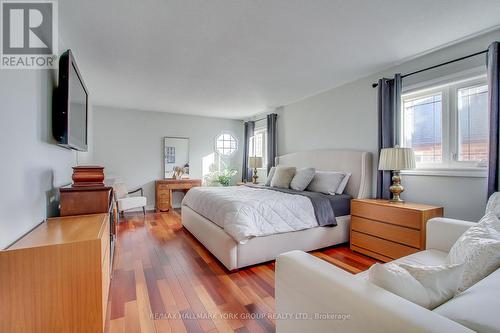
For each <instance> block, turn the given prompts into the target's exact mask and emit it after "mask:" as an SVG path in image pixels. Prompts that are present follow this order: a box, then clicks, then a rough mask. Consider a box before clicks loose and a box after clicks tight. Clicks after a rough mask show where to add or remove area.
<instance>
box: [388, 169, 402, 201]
mask: <svg viewBox="0 0 500 333" xmlns="http://www.w3.org/2000/svg"><path fill="white" fill-rule="evenodd" d="M404 190H405V188H404V187H403V185H401V175H400V173H399V170H394V171H393V172H392V185H391V187H389V191H391V193H392V199H391V200H390V202H399V203H401V202H405V201H404V200H403V199H401V196H400V195H401V193H403V192H404Z"/></svg>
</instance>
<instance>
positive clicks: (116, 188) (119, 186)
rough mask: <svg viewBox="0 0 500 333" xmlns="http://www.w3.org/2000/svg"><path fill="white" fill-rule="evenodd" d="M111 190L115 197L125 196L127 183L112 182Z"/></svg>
mask: <svg viewBox="0 0 500 333" xmlns="http://www.w3.org/2000/svg"><path fill="white" fill-rule="evenodd" d="M113 192H114V194H115V198H116V199H122V198H125V197H127V195H128V190H127V185H125V184H124V183H114V184H113Z"/></svg>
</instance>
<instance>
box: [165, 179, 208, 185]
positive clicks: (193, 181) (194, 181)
mask: <svg viewBox="0 0 500 333" xmlns="http://www.w3.org/2000/svg"><path fill="white" fill-rule="evenodd" d="M156 183H158V184H199V185H201V179H160V180H157V181H156Z"/></svg>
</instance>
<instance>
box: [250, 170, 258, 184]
mask: <svg viewBox="0 0 500 333" xmlns="http://www.w3.org/2000/svg"><path fill="white" fill-rule="evenodd" d="M257 178H259V177H258V176H257V168H254V169H253V177H252V183H253V184H257Z"/></svg>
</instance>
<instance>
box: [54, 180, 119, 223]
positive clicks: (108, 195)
mask: <svg viewBox="0 0 500 333" xmlns="http://www.w3.org/2000/svg"><path fill="white" fill-rule="evenodd" d="M112 190H113V189H112V188H111V187H108V186H79V187H73V186H65V187H61V188H60V189H59V191H60V193H61V204H60V205H61V216H70V215H84V214H99V213H107V212H109V207H110V206H111V202H112Z"/></svg>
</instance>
